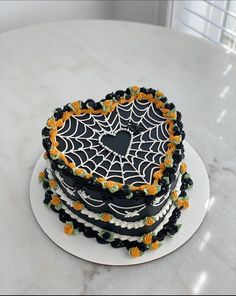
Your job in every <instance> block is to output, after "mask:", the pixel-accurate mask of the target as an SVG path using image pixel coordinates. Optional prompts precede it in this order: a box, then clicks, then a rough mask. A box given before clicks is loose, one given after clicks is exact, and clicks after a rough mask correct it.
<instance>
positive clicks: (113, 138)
mask: <svg viewBox="0 0 236 296" xmlns="http://www.w3.org/2000/svg"><path fill="white" fill-rule="evenodd" d="M178 113H179V112H177V111H176V109H175V106H174V104H172V103H168V102H167V99H166V97H165V96H164V94H163V93H162V92H161V91H158V90H154V89H145V88H141V89H140V88H139V87H137V86H134V87H131V88H129V89H127V90H126V91H117V92H116V93H112V94H108V95H107V96H106V98H105V99H104V100H101V101H100V102H97V103H95V102H94V101H92V100H87V101H86V102H81V101H75V102H72V103H71V104H68V105H66V106H64V109H63V110H62V109H60V108H58V109H56V110H55V113H54V116H53V117H51V118H50V119H49V120H48V122H47V126H46V128H45V129H44V130H43V136H44V138H47V136H48V141H47V145H44V146H46V147H45V148H46V150H47V151H48V153H49V156H50V157H51V158H52V160H58V159H59V160H60V161H61V162H62V163H63V164H64V165H65V166H67V167H68V168H70V169H71V171H72V173H73V174H74V175H77V176H80V177H83V178H85V179H90V178H93V179H95V180H96V182H99V183H101V184H102V186H105V188H106V186H108V188H113V189H112V190H113V191H114V192H115V191H117V190H119V189H121V188H122V187H124V186H129V187H130V188H131V189H133V190H143V191H145V190H146V191H147V190H148V191H150V192H151V193H152V192H153V193H156V192H157V191H158V186H159V185H158V184H159V181H160V180H161V179H162V177H163V176H164V171H165V169H166V168H171V167H173V165H174V160H173V154H174V152H175V150H177V148H178V145H180V144H181V142H182V133H181V131H180V128H179V123H180V119H181V118H178V117H180V116H179V114H180V113H179V114H178ZM112 190H110V191H111V192H112ZM150 192H149V193H150Z"/></svg>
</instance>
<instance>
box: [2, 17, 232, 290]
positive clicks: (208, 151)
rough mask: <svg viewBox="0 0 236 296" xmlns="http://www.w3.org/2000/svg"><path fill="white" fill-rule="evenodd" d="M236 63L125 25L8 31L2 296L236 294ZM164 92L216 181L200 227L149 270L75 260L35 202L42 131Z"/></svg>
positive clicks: (195, 44) (219, 52)
mask: <svg viewBox="0 0 236 296" xmlns="http://www.w3.org/2000/svg"><path fill="white" fill-rule="evenodd" d="M235 77H236V58H235V56H233V55H232V54H227V52H226V51H224V50H223V49H221V48H218V47H216V46H215V45H212V44H209V43H207V42H206V41H203V40H200V39H196V38H193V37H191V36H187V35H184V34H181V33H175V32H171V31H168V30H166V29H163V28H160V27H156V26H150V25H144V24H135V23H128V22H114V21H110V22H108V21H81V22H60V23H54V24H44V25H37V26H33V27H31V28H25V29H19V30H14V31H11V32H8V33H3V34H1V35H0V100H1V108H0V134H1V148H0V149H1V150H0V151H1V153H0V169H1V178H0V196H1V209H2V213H1V223H0V233H1V237H2V239H1V244H0V262H1V264H0V293H1V294H3V293H8V294H17V293H19V294H39V293H43V294H53V293H54V294H55V293H56V294H64V293H66V294H68V293H69V294H74V295H75V294H76V295H78V294H120V295H121V294H221V293H223V294H235V293H236V282H235V278H236V270H235V266H236V249H235V244H236V232H235V228H236V211H235V209H236V198H235V174H236V171H235V167H236V135H235V127H234V124H235V119H236V116H235V110H236V100H235V93H236V84H235ZM133 84H138V85H144V86H150V87H156V88H160V89H162V90H163V91H164V92H165V93H166V94H167V96H168V97H169V99H170V100H173V102H174V103H175V104H176V106H177V108H178V109H179V110H181V112H182V114H183V122H184V124H185V130H186V134H187V140H188V141H189V142H190V143H191V145H192V146H193V147H195V149H196V150H197V151H198V153H199V154H200V156H201V157H202V159H203V161H204V163H205V164H206V167H207V169H208V173H209V176H210V186H211V201H210V207H209V211H208V214H207V216H206V218H205V220H204V223H203V224H202V226H201V227H200V229H199V231H198V232H197V233H196V234H195V235H194V236H193V237H192V238H191V240H190V241H189V242H187V243H186V244H185V245H184V246H183V247H181V248H180V249H179V250H177V251H176V252H174V253H172V254H170V255H168V256H166V257H164V258H162V259H159V260H157V261H154V262H150V263H147V264H145V265H139V266H131V267H107V266H98V265H95V264H93V263H89V262H85V261H83V260H80V259H78V258H75V257H73V256H71V255H70V254H67V253H66V252H64V251H63V250H61V249H60V248H58V247H57V246H56V245H55V244H54V243H53V242H51V241H50V240H49V239H48V238H47V236H46V235H45V234H44V233H43V232H42V231H41V229H40V227H39V226H38V224H37V222H36V220H35V219H34V216H33V213H32V211H31V208H30V202H29V183H30V176H31V173H32V169H33V164H34V163H35V161H36V160H37V158H38V157H39V155H40V154H41V153H42V151H43V149H42V147H41V135H40V131H41V129H42V127H43V126H44V124H45V121H46V119H47V118H48V117H49V116H50V115H51V113H52V110H53V109H54V108H55V107H57V106H62V105H63V104H65V103H67V102H68V101H71V100H74V99H87V98H95V99H97V98H101V97H103V96H104V95H105V94H106V93H108V92H111V91H113V90H115V89H124V88H126V87H127V86H128V85H133Z"/></svg>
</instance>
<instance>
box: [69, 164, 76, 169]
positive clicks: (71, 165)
mask: <svg viewBox="0 0 236 296" xmlns="http://www.w3.org/2000/svg"><path fill="white" fill-rule="evenodd" d="M68 166H69V167H70V168H71V169H74V168H75V167H76V165H75V163H74V162H70V163H69V164H68Z"/></svg>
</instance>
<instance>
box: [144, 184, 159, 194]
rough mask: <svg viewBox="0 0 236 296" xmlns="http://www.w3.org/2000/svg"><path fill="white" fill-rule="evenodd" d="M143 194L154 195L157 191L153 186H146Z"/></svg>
mask: <svg viewBox="0 0 236 296" xmlns="http://www.w3.org/2000/svg"><path fill="white" fill-rule="evenodd" d="M144 191H145V193H147V194H148V195H156V194H157V192H158V190H157V187H156V186H155V185H148V186H147V187H146V188H145V189H144Z"/></svg>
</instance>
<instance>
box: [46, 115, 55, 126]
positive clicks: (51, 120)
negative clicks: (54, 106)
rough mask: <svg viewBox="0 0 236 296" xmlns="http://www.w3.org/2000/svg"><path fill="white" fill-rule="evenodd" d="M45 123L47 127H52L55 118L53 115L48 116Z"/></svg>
mask: <svg viewBox="0 0 236 296" xmlns="http://www.w3.org/2000/svg"><path fill="white" fill-rule="evenodd" d="M47 125H48V126H49V127H53V126H54V125H55V119H54V118H53V117H51V118H49V119H48V121H47Z"/></svg>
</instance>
